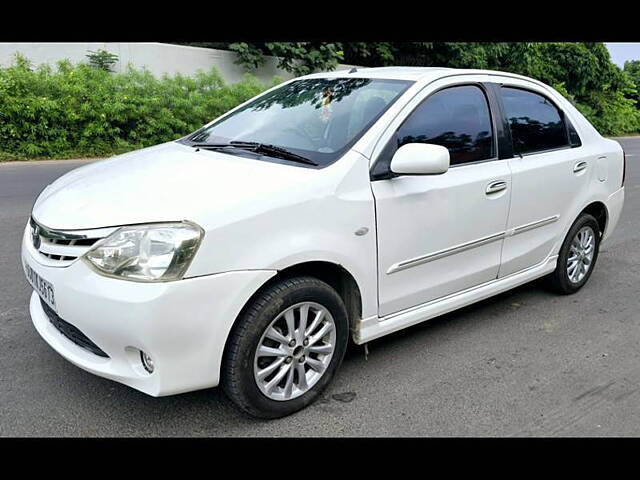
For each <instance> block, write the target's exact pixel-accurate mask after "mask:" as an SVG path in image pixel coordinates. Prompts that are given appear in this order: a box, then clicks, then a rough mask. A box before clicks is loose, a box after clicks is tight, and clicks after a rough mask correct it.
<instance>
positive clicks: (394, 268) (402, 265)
mask: <svg viewBox="0 0 640 480" xmlns="http://www.w3.org/2000/svg"><path fill="white" fill-rule="evenodd" d="M559 218H560V215H553V216H551V217H547V218H543V219H542V220H537V221H535V222H531V223H526V224H524V225H520V226H519V227H515V228H512V229H510V230H505V231H503V232H499V233H494V234H493V235H488V236H486V237H482V238H479V239H477V240H472V241H470V242H466V243H461V244H460V245H456V246H453V247H450V248H445V249H443V250H438V251H437V252H433V253H428V254H426V255H421V256H420V257H415V258H410V259H408V260H403V261H402V262H398V263H395V264H393V265H391V267H389V270H387V275H390V274H392V273H395V272H399V271H401V270H406V269H407V268H411V267H415V266H417V265H422V264H424V263H428V262H432V261H434V260H438V259H440V258H444V257H448V256H450V255H455V254H456V253H461V252H464V251H466V250H471V249H472V248H476V247H480V246H482V245H486V244H488V243H491V242H495V241H497V240H502V239H504V238H507V237H511V236H513V235H518V234H519V233H524V232H528V231H529V230H533V229H534V228H539V227H544V226H545V225H549V224H551V223H553V222H556V221H558V219H559Z"/></svg>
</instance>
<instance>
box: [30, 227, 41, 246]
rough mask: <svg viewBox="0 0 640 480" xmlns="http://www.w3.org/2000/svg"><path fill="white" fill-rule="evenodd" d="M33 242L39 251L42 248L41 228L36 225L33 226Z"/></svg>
mask: <svg viewBox="0 0 640 480" xmlns="http://www.w3.org/2000/svg"><path fill="white" fill-rule="evenodd" d="M31 241H32V242H33V246H34V248H35V249H36V250H38V249H39V248H40V227H38V225H36V224H33V225H32V226H31Z"/></svg>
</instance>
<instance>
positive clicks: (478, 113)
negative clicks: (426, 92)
mask: <svg viewBox="0 0 640 480" xmlns="http://www.w3.org/2000/svg"><path fill="white" fill-rule="evenodd" d="M397 139H398V147H400V146H402V145H404V144H405V143H416V142H417V143H433V144H436V145H442V146H443V147H446V148H447V149H448V150H449V153H450V155H451V165H455V164H459V163H466V162H476V161H478V160H487V159H490V158H493V157H494V146H493V129H492V127H491V115H490V113H489V106H488V104H487V99H486V97H485V96H484V93H483V92H482V90H480V88H478V87H475V86H472V85H465V86H460V87H451V88H447V89H445V90H441V91H439V92H436V93H434V94H433V95H431V96H430V97H429V98H427V99H426V100H425V101H424V102H423V103H422V104H421V105H420V106H419V107H418V108H417V109H416V110H414V112H413V113H412V114H411V115H410V116H409V118H407V120H406V121H405V122H404V124H403V125H402V127H400V129H399V130H398V136H397Z"/></svg>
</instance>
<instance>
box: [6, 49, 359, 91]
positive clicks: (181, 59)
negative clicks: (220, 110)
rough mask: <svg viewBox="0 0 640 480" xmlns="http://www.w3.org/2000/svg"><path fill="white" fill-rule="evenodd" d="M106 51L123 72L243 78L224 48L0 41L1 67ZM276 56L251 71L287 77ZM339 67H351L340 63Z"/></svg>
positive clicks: (231, 80) (233, 56)
mask: <svg viewBox="0 0 640 480" xmlns="http://www.w3.org/2000/svg"><path fill="white" fill-rule="evenodd" d="M98 49H102V50H107V51H108V52H111V53H114V54H116V55H118V58H119V61H118V63H117V64H115V65H114V68H113V69H114V71H116V72H122V71H124V70H125V69H126V68H127V64H128V63H131V64H132V65H133V66H135V67H138V68H139V67H146V68H148V69H149V71H151V73H153V74H154V75H156V76H161V75H162V74H164V73H166V74H170V75H171V74H176V73H181V74H184V75H193V74H194V73H196V71H198V70H209V69H210V68H211V67H216V69H217V70H218V72H220V75H222V78H224V79H225V81H226V82H228V83H235V82H237V81H239V80H241V79H242V76H243V75H244V73H245V71H244V69H243V68H242V67H241V66H240V65H237V64H236V63H235V59H236V54H235V53H233V52H229V51H226V50H214V49H209V48H199V47H187V46H182V45H171V44H168V43H0V66H3V67H6V66H9V65H11V63H12V62H13V59H14V55H15V54H16V53H17V52H20V53H21V54H22V55H24V56H25V57H27V58H28V59H29V60H31V61H32V62H33V63H34V65H39V64H43V63H48V64H50V65H52V66H55V64H56V62H57V61H58V60H63V59H68V60H70V61H71V62H72V63H79V62H87V61H88V59H87V57H86V55H87V54H88V53H89V51H90V50H92V51H96V50H98ZM277 63H278V62H277V59H276V58H275V57H267V59H266V62H265V64H264V66H263V67H261V68H260V69H259V70H257V71H255V72H252V73H253V74H254V75H255V76H257V77H258V78H259V79H260V80H262V81H264V82H270V81H271V79H272V78H273V77H274V76H275V75H278V76H279V77H281V78H283V79H285V80H287V79H289V78H292V77H293V75H291V74H290V73H288V72H286V71H284V70H281V69H279V68H277V66H276V65H277ZM342 68H350V67H349V66H348V65H341V67H340V69H342Z"/></svg>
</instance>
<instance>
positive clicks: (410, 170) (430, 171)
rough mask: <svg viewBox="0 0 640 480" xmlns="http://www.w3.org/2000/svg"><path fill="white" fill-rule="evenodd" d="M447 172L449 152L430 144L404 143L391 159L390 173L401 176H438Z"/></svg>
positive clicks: (439, 146)
mask: <svg viewBox="0 0 640 480" xmlns="http://www.w3.org/2000/svg"><path fill="white" fill-rule="evenodd" d="M447 170H449V150H447V149H446V148H445V147H443V146H441V145H433V144H431V143H406V144H404V145H403V146H401V147H400V148H399V149H398V150H397V151H396V153H395V155H394V156H393V158H392V159H391V171H392V172H393V173H398V174H401V175H440V174H442V173H445V172H446V171H447Z"/></svg>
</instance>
